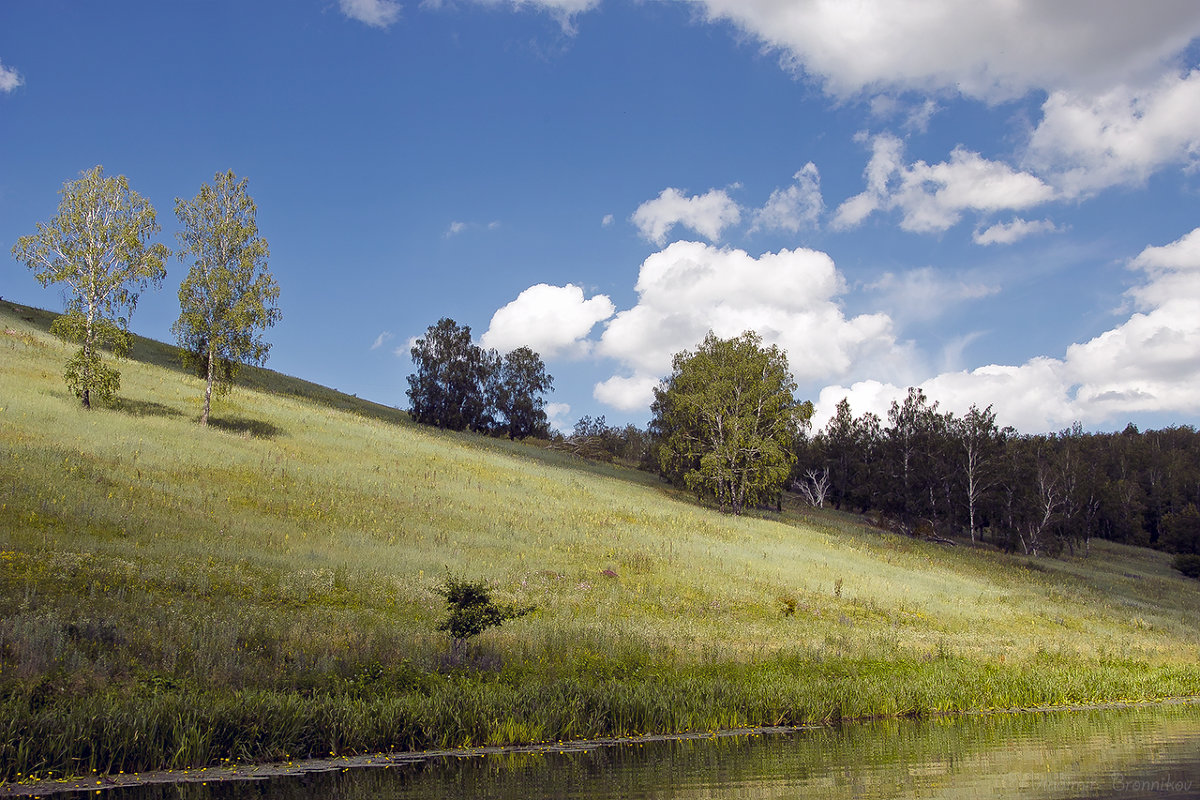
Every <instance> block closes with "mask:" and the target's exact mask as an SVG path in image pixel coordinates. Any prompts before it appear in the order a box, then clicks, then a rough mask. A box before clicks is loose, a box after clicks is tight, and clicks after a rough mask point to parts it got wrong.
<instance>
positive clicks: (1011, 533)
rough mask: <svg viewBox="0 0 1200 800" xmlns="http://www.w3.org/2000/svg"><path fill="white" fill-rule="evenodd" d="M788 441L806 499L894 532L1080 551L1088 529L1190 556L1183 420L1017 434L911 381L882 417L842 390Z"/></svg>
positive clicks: (1197, 539)
mask: <svg viewBox="0 0 1200 800" xmlns="http://www.w3.org/2000/svg"><path fill="white" fill-rule="evenodd" d="M797 449H798V458H797V462H796V468H795V469H794V471H793V475H792V478H793V481H794V485H795V486H796V488H797V490H798V491H799V492H800V493H801V494H802V495H803V496H805V498H806V499H807V500H808V501H809V502H811V503H812V504H813V505H825V504H829V505H832V506H833V507H835V508H840V509H846V510H851V511H857V512H862V513H868V512H874V513H875V514H876V518H877V519H878V520H880V522H881V524H886V525H890V526H892V527H896V528H899V529H902V530H907V531H919V530H921V531H927V532H929V533H933V534H935V535H945V536H962V537H964V538H970V539H971V540H973V541H984V542H988V543H991V544H994V545H996V546H999V547H1001V548H1004V549H1007V550H1014V551H1020V552H1024V553H1029V554H1047V555H1054V554H1058V553H1061V552H1064V551H1068V552H1075V551H1077V550H1080V549H1082V550H1083V551H1084V552H1086V551H1087V548H1088V544H1089V542H1090V541H1091V539H1092V538H1102V539H1108V540H1112V541H1117V542H1124V543H1129V544H1137V545H1143V546H1148V547H1154V548H1157V549H1161V550H1166V551H1169V552H1173V553H1180V554H1200V511H1198V510H1197V509H1198V508H1200V433H1198V432H1197V431H1196V430H1194V429H1193V428H1191V427H1188V426H1180V427H1172V428H1166V429H1163V430H1156V431H1146V432H1144V433H1143V432H1140V431H1139V430H1138V429H1137V428H1136V427H1135V426H1134V425H1132V424H1130V425H1128V426H1127V427H1126V428H1125V429H1124V430H1123V431H1121V432H1120V433H1088V432H1085V431H1084V430H1083V428H1082V426H1081V425H1080V424H1079V423H1075V424H1074V425H1072V426H1071V427H1069V428H1065V429H1063V430H1061V431H1058V432H1055V433H1048V434H1018V433H1017V432H1016V431H1015V430H1014V429H1012V428H1009V427H1000V426H998V425H997V423H996V415H995V412H994V411H993V409H992V407H991V406H988V407H987V408H984V409H979V408H978V407H977V406H972V407H971V408H970V409H969V410H968V412H967V413H966V414H964V415H962V416H958V415H955V414H953V413H951V412H943V411H939V409H938V404H937V403H936V402H930V400H929V399H928V398H927V397H926V396H925V394H924V392H922V391H921V390H920V389H916V388H910V389H909V390H908V394H907V396H906V397H905V398H904V400H903V401H898V402H897V401H894V402H893V403H892V405H891V408H890V409H889V411H888V415H887V421H886V423H885V422H884V421H883V420H881V419H880V418H879V417H878V416H877V415H875V414H871V413H865V414H862V415H859V416H854V415H853V414H852V412H851V409H850V404H849V402H848V401H846V400H842V401H841V402H840V403H839V404H838V405H837V409H836V413H835V414H834V416H833V418H832V419H830V421H829V422H828V424H827V425H826V426H825V427H824V428H823V429H822V430H821V431H819V432H817V433H816V434H814V435H812V436H807V437H804V438H802V439H801V440H800V441H799V442H798V445H797Z"/></svg>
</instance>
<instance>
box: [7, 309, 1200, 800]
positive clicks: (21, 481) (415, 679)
mask: <svg viewBox="0 0 1200 800" xmlns="http://www.w3.org/2000/svg"><path fill="white" fill-rule="evenodd" d="M51 319H52V315H50V314H48V313H46V312H42V311H38V310H35V309H30V308H26V307H23V306H14V305H12V304H10V303H8V302H0V780H4V781H26V780H33V779H41V778H46V777H61V776H67V775H80V774H85V775H86V774H91V773H92V772H93V771H95V772H97V773H104V772H112V773H115V772H120V771H124V772H126V773H132V772H137V771H146V770H152V769H167V768H186V767H193V766H200V765H213V764H222V763H227V762H229V761H267V760H277V759H289V758H301V757H309V756H322V755H329V754H339V755H341V754H350V753H363V752H371V751H386V750H421V749H429V748H444V747H457V746H467V745H480V744H510V743H527V742H537V741H547V740H550V741H554V740H560V739H561V740H565V739H577V738H592V737H602V736H612V735H633V734H647V733H657V732H675V731H684V730H712V729H717V728H730V727H736V726H746V725H790V724H802V723H811V722H823V721H832V720H838V719H850V718H866V717H895V716H902V715H926V714H933V713H938V712H947V711H972V710H986V709H996V708H1003V709H1011V708H1018V707H1034V706H1039V707H1040V706H1055V705H1064V704H1101V703H1108V702H1115V701H1131V700H1153V699H1159V698H1165V697H1170V696H1185V695H1197V694H1200V635H1198V633H1197V627H1196V622H1197V619H1198V618H1200V617H1198V612H1200V583H1197V582H1196V581H1190V580H1187V579H1185V578H1183V577H1182V576H1180V575H1179V574H1178V573H1176V572H1174V571H1173V570H1172V569H1171V567H1170V557H1169V556H1167V555H1165V554H1163V553H1158V552H1154V551H1150V550H1142V549H1137V548H1130V547H1124V546H1119V545H1114V544H1111V543H1106V542H1093V543H1092V548H1091V553H1090V555H1089V556H1088V557H1073V558H1065V559H1030V558H1026V557H1023V556H1015V555H1008V554H1004V553H999V552H996V551H992V550H987V549H982V548H979V549H976V548H970V547H967V546H959V547H950V546H946V545H944V544H936V543H930V542H925V541H921V540H916V539H910V538H904V537H897V536H894V535H890V534H885V533H881V532H879V531H877V530H874V529H871V528H868V527H866V526H865V525H863V524H862V522H861V520H860V519H859V518H857V517H854V516H851V515H844V514H838V513H836V512H832V511H820V512H817V511H814V510H811V509H808V508H806V507H803V506H801V505H800V504H799V503H796V502H789V503H787V504H785V508H784V511H783V513H781V514H773V513H765V512H764V513H763V514H761V515H757V516H755V515H748V516H744V517H740V518H735V517H730V516H725V515H722V514H720V513H718V512H716V511H715V510H712V509H708V508H705V507H702V506H700V505H698V504H697V503H696V502H695V501H694V499H693V498H691V497H689V496H687V495H681V494H679V493H677V492H675V491H674V490H672V489H670V488H669V487H668V486H666V485H665V484H662V483H660V482H659V481H658V479H657V478H655V477H654V476H651V475H648V474H646V473H641V472H637V471H635V470H631V469H625V468H623V467H620V466H613V465H604V464H599V463H594V462H589V461H584V460H581V459H578V458H575V457H573V456H570V455H568V454H565V453H561V452H557V451H553V450H548V449H546V448H545V447H544V446H542V445H541V444H539V443H531V442H530V443H512V442H507V441H503V440H494V439H485V438H482V437H478V436H475V435H470V434H456V433H447V432H442V431H437V430H434V429H430V428H425V427H421V426H417V425H414V424H413V423H411V422H410V421H409V420H408V418H407V415H406V414H405V413H404V412H402V411H399V410H397V409H394V408H389V407H386V406H380V405H376V404H373V403H369V402H366V401H364V400H360V399H358V398H354V397H351V396H347V395H343V394H340V393H338V392H336V391H333V390H331V389H327V388H324V387H320V386H317V385H314V384H311V383H306V382H304V381H301V380H297V379H294V378H290V377H286V376H283V375H279V374H277V373H273V372H270V371H268V370H261V369H254V368H246V369H245V371H244V373H243V375H242V377H241V378H240V379H239V385H238V387H237V388H236V389H235V390H234V393H233V394H232V395H230V396H228V397H226V398H223V399H221V400H218V401H217V402H216V403H215V405H214V410H213V419H212V421H211V425H210V427H209V428H208V429H204V428H202V427H201V426H200V425H199V424H197V420H198V418H199V416H200V404H201V399H202V394H203V386H202V382H201V381H200V380H199V379H198V378H195V377H193V376H191V375H189V374H188V373H186V372H184V371H183V370H182V369H181V368H180V367H179V366H178V363H177V357H176V353H175V349H174V348H173V347H170V346H167V345H163V344H159V343H155V342H151V341H148V340H143V339H139V340H138V341H137V344H136V346H135V348H134V351H133V354H132V358H131V359H130V360H126V361H123V362H121V363H120V364H119V368H120V370H121V373H122V386H121V390H120V393H119V400H118V401H117V402H116V403H115V404H114V405H112V406H110V407H100V408H97V409H95V410H93V411H91V412H90V413H89V412H85V411H84V410H82V409H81V408H80V407H79V403H78V401H77V400H76V399H75V398H74V397H73V396H71V395H69V394H68V392H67V390H66V387H65V386H64V384H63V380H62V376H61V371H62V365H63V363H64V362H65V361H66V359H67V357H68V355H69V352H68V348H67V346H66V345H64V344H62V343H60V342H59V341H58V340H57V339H55V338H54V337H52V336H50V335H49V334H48V333H47V328H48V326H49V322H50V320H51ZM396 400H397V402H402V401H403V398H396ZM606 572H607V573H609V574H606ZM450 574H453V575H457V576H462V577H465V578H469V579H472V580H474V579H486V580H487V581H489V582H490V583H491V585H492V586H493V587H494V594H495V596H496V597H497V598H498V599H500V600H503V601H506V602H514V603H520V604H532V605H535V606H536V607H537V611H536V612H534V613H533V614H532V615H529V616H527V617H523V618H521V619H518V620H514V621H511V622H508V623H506V624H505V625H504V626H502V627H500V628H495V629H492V630H489V631H487V632H485V633H484V634H482V635H481V636H479V637H478V638H476V639H473V640H471V641H470V642H469V643H467V644H465V645H464V644H459V645H455V644H453V643H452V642H451V641H450V640H449V639H448V637H447V636H446V635H445V634H443V633H439V632H438V631H437V630H436V626H437V624H438V622H439V621H440V620H441V619H442V618H443V617H444V616H445V609H444V601H443V598H442V597H441V595H439V594H438V592H437V587H438V585H439V582H440V581H442V580H443V579H444V578H445V577H446V576H447V575H450Z"/></svg>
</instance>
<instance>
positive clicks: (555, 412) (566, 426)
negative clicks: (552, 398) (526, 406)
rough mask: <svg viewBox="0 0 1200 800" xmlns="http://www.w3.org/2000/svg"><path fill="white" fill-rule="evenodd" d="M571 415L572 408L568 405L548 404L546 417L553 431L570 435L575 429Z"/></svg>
mask: <svg viewBox="0 0 1200 800" xmlns="http://www.w3.org/2000/svg"><path fill="white" fill-rule="evenodd" d="M570 414H571V406H570V405H569V404H567V403H546V417H547V418H549V421H550V428H551V429H552V430H556V431H561V432H562V433H570V432H571V429H572V428H573V427H574V423H573V422H571V417H570Z"/></svg>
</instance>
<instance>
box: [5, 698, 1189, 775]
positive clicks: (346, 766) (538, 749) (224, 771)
mask: <svg viewBox="0 0 1200 800" xmlns="http://www.w3.org/2000/svg"><path fill="white" fill-rule="evenodd" d="M1180 705H1189V706H1198V707H1200V695H1189V696H1183V697H1166V698H1163V699H1160V700H1141V701H1112V702H1101V703H1094V704H1081V703H1068V704H1064V705H1056V706H1033V707H1028V708H1021V707H1018V708H1009V709H980V710H974V711H942V712H935V713H931V714H927V715H926V714H922V715H891V716H874V717H859V718H847V719H842V720H839V721H837V722H830V723H819V724H808V725H761V726H751V727H746V728H732V729H729V730H719V731H685V732H681V733H653V734H645V735H642V736H611V737H601V738H597V739H579V740H574V741H566V742H540V743H534V744H518V745H490V746H481V747H467V748H459V749H446V750H424V751H397V752H387V753H371V754H366V755H357V756H331V757H327V758H307V759H302V760H297V761H274V762H263V763H258V764H235V765H233V766H230V767H220V766H215V767H197V768H194V769H185V770H159V771H153V772H144V773H133V774H125V773H120V774H117V775H100V776H96V777H78V778H70V779H66V778H64V779H54V780H39V781H37V782H36V783H29V784H21V783H16V784H13V783H5V784H0V798H6V797H44V796H46V795H50V794H64V793H75V792H93V793H100V792H103V791H105V790H107V789H119V788H126V787H131V786H147V785H152V784H184V783H200V784H206V783H209V782H210V781H211V782H233V781H263V780H274V779H277V778H288V777H296V776H300V775H306V774H314V773H321V772H334V771H344V770H350V769H389V768H391V767H403V766H408V765H411V764H419V763H422V762H425V761H433V760H438V759H448V758H460V759H462V758H483V757H485V756H495V755H505V754H510V753H525V754H533V755H548V754H554V753H559V754H563V753H586V752H590V751H592V750H600V749H604V748H609V747H620V746H622V745H630V744H644V743H647V742H674V741H695V740H700V739H719V738H726V737H735V736H769V735H780V734H787V733H796V732H801V731H813V730H820V729H822V728H827V727H832V726H839V725H846V724H851V725H853V724H863V723H868V722H875V721H881V720H885V719H919V718H922V717H924V718H927V719H937V718H947V717H972V716H1001V715H1006V714H1050V713H1056V712H1080V711H1118V710H1124V709H1133V708H1154V707H1166V706H1180Z"/></svg>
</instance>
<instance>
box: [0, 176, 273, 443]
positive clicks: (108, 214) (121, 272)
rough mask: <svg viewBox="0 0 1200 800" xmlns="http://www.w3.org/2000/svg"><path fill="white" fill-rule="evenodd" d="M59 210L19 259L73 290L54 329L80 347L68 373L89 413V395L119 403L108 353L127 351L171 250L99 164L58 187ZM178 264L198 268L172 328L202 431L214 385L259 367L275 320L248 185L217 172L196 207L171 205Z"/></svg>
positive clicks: (121, 182) (20, 244)
mask: <svg viewBox="0 0 1200 800" xmlns="http://www.w3.org/2000/svg"><path fill="white" fill-rule="evenodd" d="M61 195H62V198H61V200H60V202H59V207H58V215H57V216H56V217H55V218H54V219H53V220H51V221H50V223H48V224H43V223H40V222H39V223H38V224H37V232H36V233H35V234H33V235H31V236H24V237H21V238H20V239H19V240H18V241H17V244H16V246H14V247H13V256H14V257H15V258H16V259H17V260H18V261H22V262H24V263H25V264H26V265H27V266H28V267H29V268H30V269H32V270H34V273H35V277H36V278H37V279H38V281H39V282H41V284H42V285H43V286H48V285H49V284H51V283H64V284H66V285H67V287H68V288H69V290H70V293H69V296H68V299H67V308H66V313H65V314H64V315H63V316H62V317H59V318H58V319H57V320H55V322H54V324H53V325H52V327H51V330H52V331H53V332H54V333H55V334H56V335H58V336H59V337H61V338H63V339H64V340H66V341H69V342H72V343H77V344H79V345H80V349H79V351H78V352H77V353H76V354H75V355H74V356H72V357H71V359H70V360H69V361H68V362H67V366H66V370H65V373H64V377H65V379H66V383H67V386H68V388H69V389H71V391H72V392H73V393H74V394H75V395H76V396H77V397H79V398H80V399H81V400H82V402H83V406H84V408H91V404H92V399H93V395H95V396H96V397H97V398H99V399H109V398H111V397H113V396H114V395H115V394H116V392H117V390H118V389H119V388H120V381H121V376H120V373H119V372H118V371H117V370H116V369H115V368H114V367H112V366H110V365H109V364H107V363H105V361H104V359H103V357H102V350H103V349H105V348H107V349H109V350H110V351H111V352H112V353H113V354H114V355H116V356H118V357H119V356H123V355H126V354H127V353H128V352H129V349H130V346H131V344H132V337H131V336H130V334H129V317H130V316H131V315H132V313H133V310H134V308H135V307H136V305H137V301H138V297H139V295H140V293H141V292H142V291H144V290H145V289H146V288H148V287H149V286H154V287H156V288H157V287H158V286H160V285H161V284H162V280H163V278H164V277H166V270H165V268H164V267H163V262H164V261H165V260H166V259H167V258H168V257H169V255H170V253H169V251H168V249H167V248H166V246H164V245H162V244H152V243H151V239H152V237H153V236H154V235H155V234H157V233H159V231H160V230H161V228H160V226H159V225H158V222H157V218H156V214H155V211H154V208H153V206H151V204H150V202H149V201H148V200H146V199H145V198H143V197H142V196H141V195H139V194H138V193H137V192H135V191H133V190H132V189H130V188H129V182H128V181H127V180H126V178H125V176H123V175H120V176H117V177H115V178H112V177H105V175H104V168H103V167H100V166H96V167H93V168H92V169H90V170H88V171H86V172H84V173H83V174H81V175H80V177H79V179H77V180H75V181H70V182H68V183H66V184H65V185H64V186H63V189H62V191H61ZM175 214H176V216H177V217H178V218H179V222H180V225H181V229H180V231H179V233H178V238H179V242H180V245H181V249H180V250H179V251H178V252H177V255H178V257H179V259H180V261H187V260H191V261H192V266H191V268H190V270H189V272H188V275H187V277H186V278H185V279H184V281H183V283H182V285H181V286H180V288H179V303H180V315H179V319H178V320H177V321H176V322H175V325H174V326H173V327H172V330H173V332H174V333H175V335H176V337H177V338H178V341H179V344H180V345H181V347H182V348H183V351H184V357H185V361H187V362H189V363H190V364H192V365H193V366H196V367H197V368H198V372H199V373H200V374H201V376H202V377H204V378H205V379H206V383H205V391H204V409H203V412H202V415H201V418H200V419H201V423H203V424H205V425H207V424H208V419H209V414H210V410H211V402H212V395H213V392H214V390H216V391H217V392H218V393H220V392H221V391H223V390H227V389H228V388H229V386H230V384H231V382H232V380H233V377H234V375H235V373H236V371H237V367H238V365H239V364H241V363H245V362H253V363H262V362H263V361H265V360H266V356H267V352H268V351H269V349H270V345H269V344H267V343H266V342H265V341H263V339H262V336H261V333H260V332H261V331H262V330H265V329H266V328H268V327H270V326H271V325H273V324H275V322H276V321H278V319H279V317H280V312H279V309H278V308H277V307H276V306H275V301H276V300H277V298H278V296H279V287H278V285H277V284H276V283H275V280H274V278H273V277H272V275H271V274H270V272H268V271H267V269H266V262H267V257H268V255H269V250H268V247H267V243H266V241H265V240H264V239H263V238H262V237H261V236H259V234H258V226H257V223H256V215H257V209H256V207H255V205H254V201H253V200H252V199H251V198H250V197H249V195H248V194H247V193H246V180H245V179H244V178H243V179H242V180H238V179H237V177H236V176H235V175H234V173H233V172H232V171H229V172H226V173H217V175H216V176H215V177H214V181H213V184H212V185H211V186H210V185H209V184H204V185H202V186H201V189H200V193H199V194H197V195H196V197H195V198H194V199H192V200H190V201H184V200H183V199H181V198H176V200H175Z"/></svg>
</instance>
